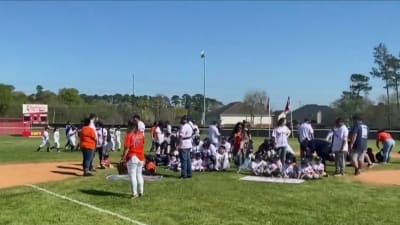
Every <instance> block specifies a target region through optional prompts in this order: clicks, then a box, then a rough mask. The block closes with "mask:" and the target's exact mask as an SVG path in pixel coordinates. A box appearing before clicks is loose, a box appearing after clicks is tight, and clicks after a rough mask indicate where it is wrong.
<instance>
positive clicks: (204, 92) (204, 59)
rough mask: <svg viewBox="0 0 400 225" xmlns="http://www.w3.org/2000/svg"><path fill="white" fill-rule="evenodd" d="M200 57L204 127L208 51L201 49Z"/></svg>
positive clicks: (204, 122)
mask: <svg viewBox="0 0 400 225" xmlns="http://www.w3.org/2000/svg"><path fill="white" fill-rule="evenodd" d="M200 57H201V58H202V59H203V81H204V83H203V127H205V126H206V52H205V51H204V50H202V51H201V53H200Z"/></svg>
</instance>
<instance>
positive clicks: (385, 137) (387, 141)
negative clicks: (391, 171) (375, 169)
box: [376, 130, 395, 164]
mask: <svg viewBox="0 0 400 225" xmlns="http://www.w3.org/2000/svg"><path fill="white" fill-rule="evenodd" d="M379 142H382V145H383V148H382V152H383V162H382V163H384V164H386V163H388V162H389V161H390V153H391V152H392V149H393V148H394V145H395V142H394V140H393V138H392V135H390V133H388V132H386V131H385V130H379V131H378V133H377V134H376V147H377V148H378V149H380V147H379Z"/></svg>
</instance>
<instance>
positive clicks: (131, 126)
mask: <svg viewBox="0 0 400 225" xmlns="http://www.w3.org/2000/svg"><path fill="white" fill-rule="evenodd" d="M144 161H145V158H144V134H143V132H140V131H139V130H138V123H137V122H136V121H135V120H130V121H129V122H128V133H127V134H126V137H125V149H124V153H123V155H122V158H121V162H123V163H126V165H127V167H128V175H129V177H130V182H131V192H132V198H137V197H142V196H143V187H144V180H143V175H142V170H143V166H144ZM138 189H139V190H138Z"/></svg>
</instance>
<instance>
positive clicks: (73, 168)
mask: <svg viewBox="0 0 400 225" xmlns="http://www.w3.org/2000/svg"><path fill="white" fill-rule="evenodd" d="M57 168H60V169H67V170H78V171H83V170H82V169H81V168H76V167H72V166H57Z"/></svg>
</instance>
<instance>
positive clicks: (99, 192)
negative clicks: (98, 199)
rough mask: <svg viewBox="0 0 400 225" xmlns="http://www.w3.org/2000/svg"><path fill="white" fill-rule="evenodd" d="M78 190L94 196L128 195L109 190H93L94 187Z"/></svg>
mask: <svg viewBox="0 0 400 225" xmlns="http://www.w3.org/2000/svg"><path fill="white" fill-rule="evenodd" d="M79 191H80V192H82V193H84V194H88V195H95V196H115V197H121V198H126V197H129V196H130V195H129V194H125V193H116V192H111V191H102V190H95V189H80V190H79Z"/></svg>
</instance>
